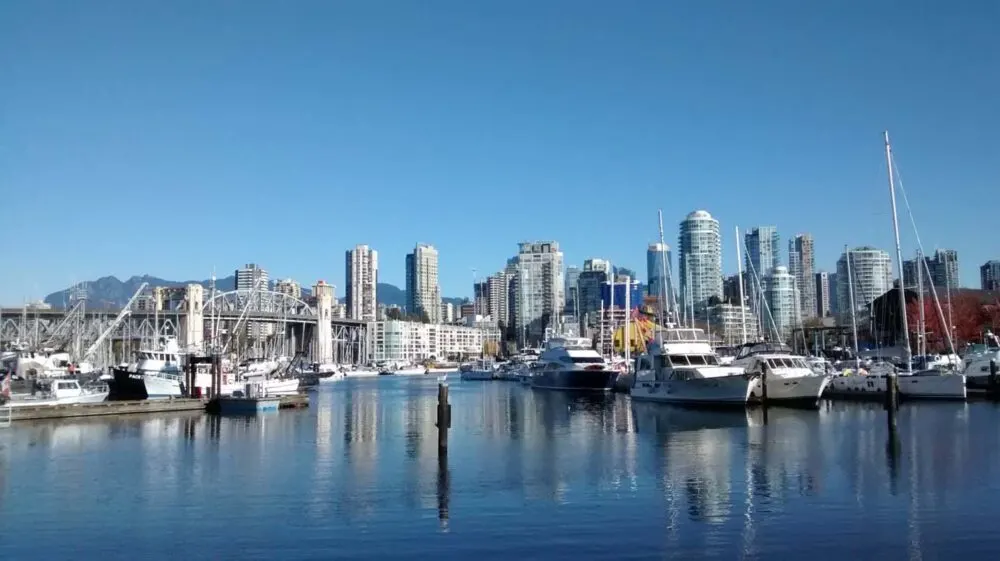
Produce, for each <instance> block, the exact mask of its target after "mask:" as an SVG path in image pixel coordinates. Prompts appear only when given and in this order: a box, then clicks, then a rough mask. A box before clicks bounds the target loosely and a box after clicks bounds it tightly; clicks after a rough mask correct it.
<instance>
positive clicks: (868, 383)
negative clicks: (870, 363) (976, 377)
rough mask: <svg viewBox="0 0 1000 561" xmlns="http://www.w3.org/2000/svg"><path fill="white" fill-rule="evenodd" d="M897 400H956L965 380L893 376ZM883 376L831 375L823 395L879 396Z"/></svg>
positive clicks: (960, 396) (947, 376)
mask: <svg viewBox="0 0 1000 561" xmlns="http://www.w3.org/2000/svg"><path fill="white" fill-rule="evenodd" d="M896 378H897V382H898V384H899V397H900V399H956V400H963V399H965V398H966V396H967V390H966V384H967V382H966V379H965V376H962V375H960V374H927V375H915V376H914V375H901V376H897V377H896ZM886 380H887V377H886V376H871V375H869V376H835V377H834V378H833V380H831V381H830V385H829V387H828V388H827V391H826V396H827V397H832V398H843V399H880V398H884V397H885V394H886Z"/></svg>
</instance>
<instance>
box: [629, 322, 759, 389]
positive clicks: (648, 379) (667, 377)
mask: <svg viewBox="0 0 1000 561" xmlns="http://www.w3.org/2000/svg"><path fill="white" fill-rule="evenodd" d="M758 380H759V379H758V377H757V376H754V375H751V374H746V373H745V372H744V369H743V368H741V367H734V366H723V365H721V364H720V363H719V359H718V357H717V356H716V355H715V352H714V351H713V350H712V347H711V345H710V344H709V338H708V336H707V335H706V334H705V332H704V331H702V330H701V329H696V328H683V327H673V326H668V327H666V328H663V329H660V330H659V332H658V333H657V334H656V337H655V339H654V341H653V342H652V343H651V344H649V345H648V346H647V351H646V353H645V354H642V355H640V356H639V358H638V359H637V360H636V375H635V383H634V384H633V386H632V398H633V399H638V400H649V401H659V402H664V403H683V404H700V405H745V404H746V403H747V401H748V400H749V399H750V394H751V392H752V391H753V389H754V386H755V385H758V384H759V382H758Z"/></svg>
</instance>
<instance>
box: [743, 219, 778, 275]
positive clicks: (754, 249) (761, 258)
mask: <svg viewBox="0 0 1000 561" xmlns="http://www.w3.org/2000/svg"><path fill="white" fill-rule="evenodd" d="M743 238H744V240H745V243H746V255H745V259H746V265H745V267H746V270H747V271H750V277H753V276H754V275H757V278H760V279H763V278H764V277H765V276H767V275H768V274H769V273H770V272H771V269H773V268H775V267H777V266H778V265H780V264H781V239H780V238H779V237H778V229H777V228H776V227H774V226H758V227H756V228H751V229H749V230H747V233H746V234H745V235H744V236H743Z"/></svg>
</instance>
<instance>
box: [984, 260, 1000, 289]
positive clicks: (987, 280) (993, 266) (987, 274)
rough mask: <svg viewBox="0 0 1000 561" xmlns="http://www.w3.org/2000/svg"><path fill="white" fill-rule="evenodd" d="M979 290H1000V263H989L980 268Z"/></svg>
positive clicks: (994, 261) (993, 261)
mask: <svg viewBox="0 0 1000 561" xmlns="http://www.w3.org/2000/svg"><path fill="white" fill-rule="evenodd" d="M979 288H981V289H982V290H1000V261H996V260H992V261H987V262H986V263H983V265H982V266H981V267H979Z"/></svg>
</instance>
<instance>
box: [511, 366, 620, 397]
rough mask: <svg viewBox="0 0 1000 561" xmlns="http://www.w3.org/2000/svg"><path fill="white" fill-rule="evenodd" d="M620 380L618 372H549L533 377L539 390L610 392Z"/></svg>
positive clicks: (532, 381)
mask: <svg viewBox="0 0 1000 561" xmlns="http://www.w3.org/2000/svg"><path fill="white" fill-rule="evenodd" d="M617 379H618V371H617V370H548V371H544V372H539V373H536V374H535V375H533V376H532V377H531V387H532V388H534V389H539V390H565V391H586V392H609V391H611V390H612V388H614V386H615V380H617Z"/></svg>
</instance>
